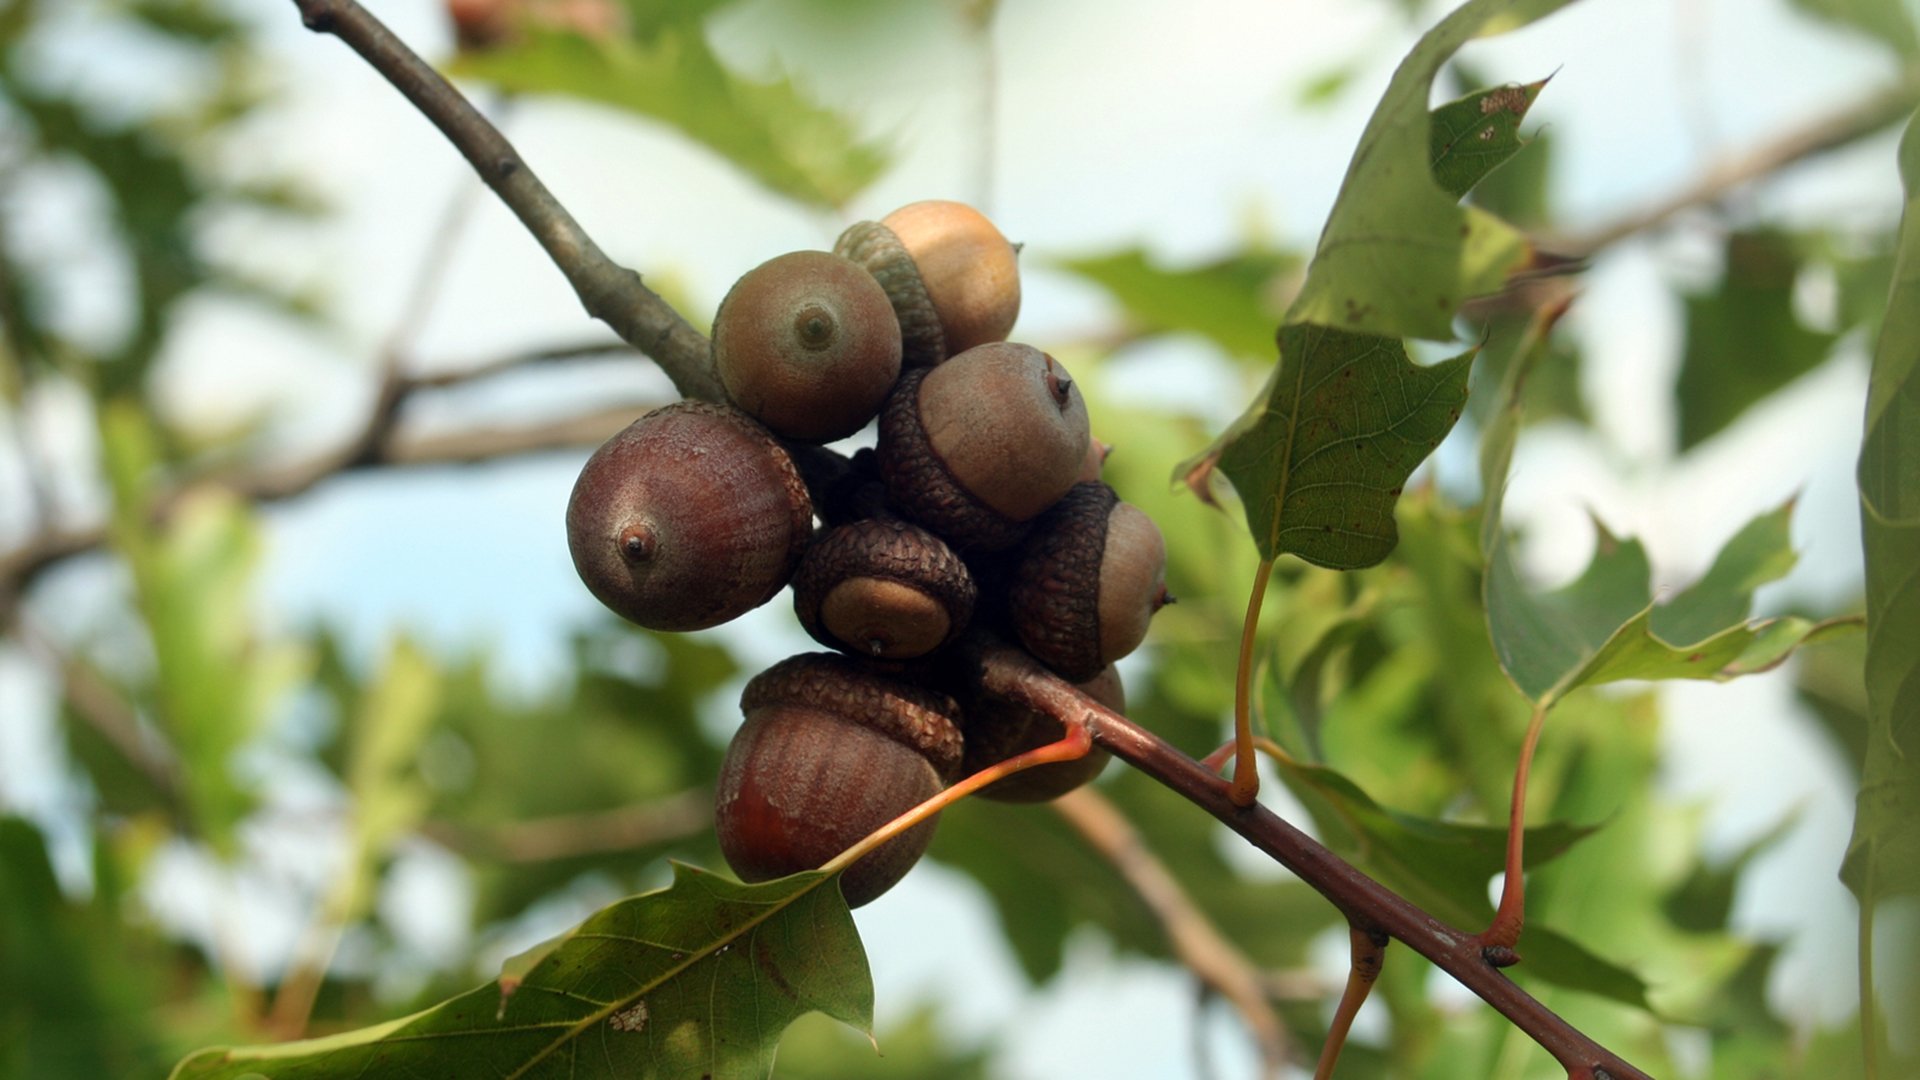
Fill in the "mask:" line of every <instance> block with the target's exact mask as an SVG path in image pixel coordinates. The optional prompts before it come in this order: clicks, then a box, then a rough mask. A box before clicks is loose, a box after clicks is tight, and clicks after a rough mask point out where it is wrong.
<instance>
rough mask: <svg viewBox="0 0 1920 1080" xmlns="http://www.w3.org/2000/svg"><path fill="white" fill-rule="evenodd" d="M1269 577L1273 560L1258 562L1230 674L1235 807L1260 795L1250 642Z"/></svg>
mask: <svg viewBox="0 0 1920 1080" xmlns="http://www.w3.org/2000/svg"><path fill="white" fill-rule="evenodd" d="M1272 577H1273V560H1272V559H1262V560H1260V569H1259V570H1257V571H1255V572H1254V575H1253V590H1252V592H1251V594H1250V595H1248V597H1247V620H1246V622H1245V623H1244V624H1243V625H1242V626H1241V628H1240V660H1239V663H1238V665H1237V666H1236V667H1235V668H1234V672H1233V746H1234V749H1233V786H1232V787H1231V788H1230V789H1229V797H1230V798H1232V799H1233V804H1234V805H1235V806H1252V805H1253V801H1254V799H1256V798H1258V797H1259V795H1260V773H1259V771H1258V770H1257V769H1256V768H1255V764H1254V763H1255V760H1256V759H1255V757H1254V748H1253V643H1254V638H1255V636H1256V635H1257V634H1258V633H1259V630H1260V604H1261V602H1262V601H1264V600H1265V599H1266V597H1267V582H1268V581H1269V580H1271V579H1272Z"/></svg>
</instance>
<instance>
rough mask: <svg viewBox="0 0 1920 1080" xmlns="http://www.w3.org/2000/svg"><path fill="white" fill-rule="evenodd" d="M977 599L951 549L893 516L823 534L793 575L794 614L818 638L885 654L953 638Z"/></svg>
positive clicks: (919, 650)
mask: <svg viewBox="0 0 1920 1080" xmlns="http://www.w3.org/2000/svg"><path fill="white" fill-rule="evenodd" d="M973 602H974V587H973V579H972V577H971V576H970V575H969V574H968V573H967V566H966V564H965V563H963V562H961V561H960V558H959V557H958V556H956V555H955V554H954V553H953V551H952V549H950V548H948V547H947V545H946V544H944V543H942V542H941V540H940V538H939V537H937V536H935V535H933V534H932V533H930V532H928V531H926V530H925V529H922V528H920V527H919V526H917V525H911V524H908V523H907V522H904V521H900V520H899V519H897V518H891V517H879V518H871V519H868V520H865V521H857V522H853V523H851V524H847V525H842V526H839V527H837V528H834V529H829V530H827V531H826V532H824V533H822V534H820V536H818V537H816V538H815V540H814V542H813V544H812V545H811V546H810V547H808V549H807V554H806V556H805V557H804V558H803V559H801V561H800V568H799V570H798V571H796V572H795V574H794V579H793V610H794V613H795V614H796V615H798V616H799V618H800V625H801V626H803V627H805V628H806V631H807V633H809V634H811V635H813V638H814V640H815V641H818V642H820V643H821V644H822V645H827V646H830V647H832V648H836V649H847V650H850V651H853V652H860V653H866V654H869V655H871V656H874V657H876V658H879V659H886V660H906V659H912V658H913V657H917V656H924V655H926V654H927V653H930V652H932V651H933V650H935V649H937V648H939V647H941V646H942V645H945V644H947V643H948V642H950V641H952V640H953V639H954V638H956V637H958V636H959V635H960V633H961V632H962V631H963V630H965V629H966V626H967V623H968V622H969V620H971V618H972V616H973Z"/></svg>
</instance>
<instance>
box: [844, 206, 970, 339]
mask: <svg viewBox="0 0 1920 1080" xmlns="http://www.w3.org/2000/svg"><path fill="white" fill-rule="evenodd" d="M833 253H834V254H835V255H843V256H845V257H847V258H849V259H852V260H853V261H854V262H857V263H859V264H860V265H861V266H864V267H866V268H867V273H869V274H872V275H873V277H874V280H876V281H878V282H879V283H880V287H881V288H882V289H884V290H886V294H887V299H888V300H889V301H891V302H892V304H893V314H894V318H896V319H897V320H899V323H900V366H901V367H903V368H920V367H932V366H933V365H935V364H937V363H939V362H940V361H942V360H945V359H946V358H947V337H946V333H945V332H944V331H943V330H941V328H940V313H939V312H938V311H935V310H934V307H933V298H932V297H930V296H928V295H927V287H926V285H925V283H923V282H922V281H921V280H920V268H919V267H917V266H915V265H914V264H913V256H912V255H910V254H908V253H907V248H906V245H904V244H902V243H901V242H900V238H899V237H898V236H895V235H894V233H893V230H892V229H889V228H887V227H886V226H885V225H882V224H880V223H879V222H877V221H858V222H855V223H854V224H852V225H850V226H848V227H847V230H846V231H845V232H843V233H841V234H840V239H838V240H836V241H834V244H833Z"/></svg>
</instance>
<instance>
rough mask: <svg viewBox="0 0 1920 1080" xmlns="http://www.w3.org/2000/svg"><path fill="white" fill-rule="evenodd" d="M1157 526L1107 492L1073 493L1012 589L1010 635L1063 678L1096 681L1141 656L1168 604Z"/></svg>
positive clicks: (1017, 570) (1103, 488) (1031, 550)
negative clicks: (1130, 656) (1155, 617)
mask: <svg viewBox="0 0 1920 1080" xmlns="http://www.w3.org/2000/svg"><path fill="white" fill-rule="evenodd" d="M1166 567H1167V548H1166V541H1165V540H1164V539H1163V538H1162V537H1161V535H1160V530H1159V529H1158V528H1157V527H1156V526H1155V525H1154V524H1153V519H1151V518H1149V517H1147V515H1146V514H1145V513H1143V512H1141V510H1140V509H1139V508H1138V507H1136V506H1133V505H1131V504H1129V503H1124V502H1121V501H1120V497H1119V496H1118V495H1116V494H1115V493H1114V490H1113V489H1112V488H1111V487H1108V486H1107V485H1106V484H1101V483H1092V484H1077V485H1075V486H1074V488H1073V490H1072V491H1070V492H1068V493H1067V496H1066V498H1063V499H1061V500H1060V502H1059V503H1058V504H1057V505H1056V506H1054V508H1053V509H1052V510H1049V511H1048V512H1047V514H1046V516H1045V517H1044V518H1042V519H1041V521H1040V522H1039V524H1038V526H1037V527H1036V528H1035V530H1034V534H1033V536H1032V537H1031V538H1030V539H1029V540H1028V542H1027V545H1026V547H1025V548H1024V549H1023V550H1022V552H1021V555H1020V560H1019V562H1018V563H1017V564H1016V566H1015V567H1014V571H1013V578H1012V582H1011V584H1010V586H1009V587H1008V603H1009V607H1010V608H1011V610H1012V613H1013V626H1014V632H1015V633H1016V634H1017V635H1018V636H1019V638H1020V643H1021V644H1022V645H1025V646H1026V648H1027V651H1028V652H1029V653H1032V654H1033V656H1034V658H1035V659H1037V660H1039V661H1040V662H1041V663H1043V664H1045V665H1047V666H1048V667H1050V668H1052V669H1053V670H1054V671H1055V672H1057V673H1058V674H1059V675H1060V676H1061V677H1063V678H1066V679H1071V680H1074V681H1076V682H1077V681H1081V680H1085V679H1090V678H1092V677H1093V676H1094V675H1095V674H1096V673H1097V672H1099V670H1100V669H1101V668H1103V667H1105V666H1107V665H1108V664H1111V663H1113V662H1114V661H1115V660H1118V659H1120V658H1121V657H1123V656H1125V655H1127V654H1128V653H1130V652H1132V651H1133V650H1134V649H1136V648H1138V647H1139V645H1140V642H1141V641H1143V640H1144V639H1145V638H1146V636H1147V624H1148V622H1149V620H1151V619H1152V618H1153V614H1154V612H1156V611H1158V610H1160V608H1162V607H1164V606H1165V605H1167V604H1169V603H1171V602H1172V597H1170V596H1168V594H1167V587H1166Z"/></svg>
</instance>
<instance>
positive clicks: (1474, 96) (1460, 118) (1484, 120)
mask: <svg viewBox="0 0 1920 1080" xmlns="http://www.w3.org/2000/svg"><path fill="white" fill-rule="evenodd" d="M1546 85H1547V80H1546V79H1541V80H1540V81H1539V82H1534V83H1527V84H1526V85H1524V86H1521V85H1518V84H1510V85H1507V86H1496V87H1493V88H1491V89H1487V90H1476V91H1474V92H1473V93H1471V94H1468V95H1467V96H1466V97H1463V98H1460V99H1458V100H1456V101H1449V102H1447V103H1446V104H1445V105H1442V106H1440V107H1439V108H1437V109H1435V110H1433V113H1432V115H1431V118H1430V122H1431V124H1432V132H1431V133H1430V135H1429V136H1428V147H1427V157H1428V161H1429V162H1430V163H1431V165H1432V167H1433V179H1434V181H1435V182H1436V183H1438V184H1439V185H1440V187H1441V189H1442V190H1444V191H1445V192H1446V193H1447V194H1449V195H1452V196H1453V197H1454V198H1456V199H1458V198H1460V197H1461V196H1463V195H1465V194H1466V193H1467V192H1469V191H1471V190H1473V186H1474V185H1475V184H1478V183H1479V182H1480V181H1481V180H1483V179H1485V178H1486V176H1487V174H1488V173H1490V172H1492V171H1493V170H1495V169H1497V168H1499V167H1500V166H1501V165H1503V164H1505V163H1506V161H1507V159H1508V158H1511V157H1512V156H1513V155H1515V154H1517V153H1519V152H1520V149H1521V147H1523V146H1526V145H1527V144H1526V141H1525V140H1522V139H1521V138H1520V121H1522V120H1524V119H1526V116H1527V110H1528V109H1531V108H1532V107H1533V103H1534V101H1535V100H1536V99H1538V98H1539V97H1540V91H1541V89H1543V88H1544V87H1545V86H1546Z"/></svg>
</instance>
